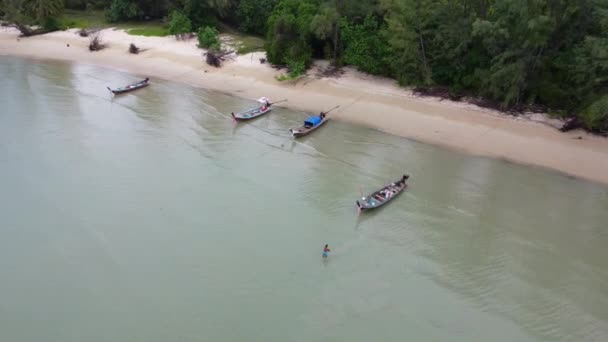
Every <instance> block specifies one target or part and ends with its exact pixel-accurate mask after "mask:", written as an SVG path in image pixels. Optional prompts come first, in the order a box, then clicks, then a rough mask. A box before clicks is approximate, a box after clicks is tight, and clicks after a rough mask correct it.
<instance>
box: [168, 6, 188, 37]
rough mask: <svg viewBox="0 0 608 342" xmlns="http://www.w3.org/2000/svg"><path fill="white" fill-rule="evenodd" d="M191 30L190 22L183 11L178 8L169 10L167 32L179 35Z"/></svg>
mask: <svg viewBox="0 0 608 342" xmlns="http://www.w3.org/2000/svg"><path fill="white" fill-rule="evenodd" d="M190 32H192V23H191V22H190V18H188V17H187V16H186V15H185V14H184V13H182V12H181V11H179V10H174V11H173V12H171V21H170V23H169V34H172V35H180V34H184V33H190Z"/></svg>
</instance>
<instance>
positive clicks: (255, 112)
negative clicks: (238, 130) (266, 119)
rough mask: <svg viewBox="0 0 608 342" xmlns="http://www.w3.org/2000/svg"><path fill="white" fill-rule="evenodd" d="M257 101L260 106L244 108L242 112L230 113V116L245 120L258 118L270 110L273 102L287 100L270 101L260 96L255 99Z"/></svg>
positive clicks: (237, 119)
mask: <svg viewBox="0 0 608 342" xmlns="http://www.w3.org/2000/svg"><path fill="white" fill-rule="evenodd" d="M257 101H258V102H260V103H262V105H261V106H260V107H257V108H253V109H250V110H246V111H244V112H240V113H237V114H234V113H231V115H232V118H233V119H234V120H235V121H246V120H251V119H255V118H258V117H260V116H262V115H264V114H266V113H268V112H270V111H271V110H272V108H271V106H272V105H273V104H275V103H279V102H283V101H287V100H283V101H278V102H274V103H272V102H270V99H269V98H267V97H261V98H259V99H258V100H257Z"/></svg>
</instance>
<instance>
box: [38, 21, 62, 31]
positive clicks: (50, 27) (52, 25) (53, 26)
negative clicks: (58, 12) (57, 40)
mask: <svg viewBox="0 0 608 342" xmlns="http://www.w3.org/2000/svg"><path fill="white" fill-rule="evenodd" d="M42 27H44V30H45V31H47V32H51V31H59V30H63V28H62V27H61V24H59V21H58V20H57V19H55V18H53V17H49V18H46V19H45V20H44V24H43V25H42Z"/></svg>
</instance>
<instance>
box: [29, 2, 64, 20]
mask: <svg viewBox="0 0 608 342" xmlns="http://www.w3.org/2000/svg"><path fill="white" fill-rule="evenodd" d="M22 1H23V9H24V12H25V13H27V14H28V15H29V16H30V17H31V18H32V19H33V20H34V21H35V22H36V23H38V24H42V23H44V21H45V20H46V19H48V18H51V17H55V16H57V15H59V14H60V13H61V11H62V10H63V6H64V4H63V0H22Z"/></svg>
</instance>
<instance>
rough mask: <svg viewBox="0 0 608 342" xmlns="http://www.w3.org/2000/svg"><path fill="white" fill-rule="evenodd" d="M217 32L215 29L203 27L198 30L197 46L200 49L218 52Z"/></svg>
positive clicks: (219, 44)
mask: <svg viewBox="0 0 608 342" xmlns="http://www.w3.org/2000/svg"><path fill="white" fill-rule="evenodd" d="M218 34H219V33H218V32H217V30H216V29H215V28H213V27H209V26H205V27H201V28H200V29H199V30H198V46H199V47H200V48H205V49H210V50H219V49H220V47H221V43H220V39H219V38H218Z"/></svg>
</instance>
